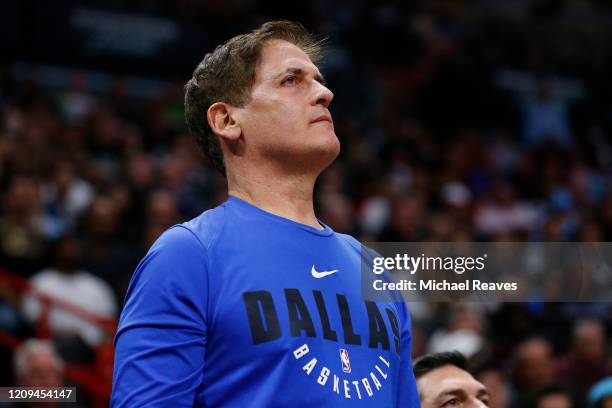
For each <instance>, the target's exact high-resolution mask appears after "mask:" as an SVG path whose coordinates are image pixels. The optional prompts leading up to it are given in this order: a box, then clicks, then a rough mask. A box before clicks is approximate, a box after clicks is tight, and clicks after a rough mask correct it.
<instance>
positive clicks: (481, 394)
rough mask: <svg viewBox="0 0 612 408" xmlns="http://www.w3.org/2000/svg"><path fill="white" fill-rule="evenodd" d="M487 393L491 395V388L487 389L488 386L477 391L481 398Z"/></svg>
mask: <svg viewBox="0 0 612 408" xmlns="http://www.w3.org/2000/svg"><path fill="white" fill-rule="evenodd" d="M485 395H487V396H488V395H490V394H489V390H487V389H486V388H481V389H479V390H478V392H477V393H476V396H477V397H479V398H480V397H484V396H485Z"/></svg>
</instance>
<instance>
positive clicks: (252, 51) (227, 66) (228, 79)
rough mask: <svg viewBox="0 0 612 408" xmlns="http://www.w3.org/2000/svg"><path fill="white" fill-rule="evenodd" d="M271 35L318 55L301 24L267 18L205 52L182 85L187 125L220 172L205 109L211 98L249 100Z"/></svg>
mask: <svg viewBox="0 0 612 408" xmlns="http://www.w3.org/2000/svg"><path fill="white" fill-rule="evenodd" d="M273 39H278V40H285V41H288V42H290V43H292V44H295V45H296V46H297V47H299V48H301V49H302V50H303V51H304V52H305V53H306V54H307V55H308V56H309V57H310V59H311V60H312V62H313V63H315V64H316V63H317V62H319V61H320V59H321V56H322V51H323V50H322V41H321V40H316V39H315V38H314V36H312V35H311V34H310V33H308V31H306V29H305V28H304V27H303V26H302V25H300V24H298V23H293V22H291V21H270V22H267V23H265V24H263V25H262V26H261V27H259V28H257V29H255V30H253V31H252V32H250V33H248V34H241V35H238V36H236V37H233V38H232V39H230V40H229V41H227V42H226V43H225V44H222V45H220V46H218V47H217V48H216V49H215V50H214V51H213V52H210V53H208V54H206V55H205V56H204V59H203V60H202V62H200V64H199V65H198V66H197V68H196V69H195V71H194V72H193V76H192V77H191V79H190V80H189V81H188V82H187V84H186V85H185V119H186V121H187V127H188V128H189V130H190V131H191V133H192V134H193V135H194V137H195V138H196V141H197V142H198V145H199V146H200V148H201V149H202V150H203V151H204V153H205V154H206V155H207V156H208V158H209V159H210V161H211V163H212V165H213V166H214V167H215V168H216V169H217V170H219V171H220V172H221V173H223V174H225V163H224V161H223V153H222V151H221V145H220V143H219V139H218V138H217V136H216V135H215V134H214V133H213V131H212V129H211V128H210V126H209V124H208V120H207V118H206V112H207V111H208V108H209V107H210V106H211V105H212V104H213V103H215V102H226V103H229V104H230V105H233V106H238V107H242V106H244V105H246V104H247V103H248V102H249V100H250V97H251V87H252V85H253V81H254V80H255V69H256V67H257V64H258V63H259V60H260V56H261V49H262V48H263V45H264V44H265V43H266V42H267V41H269V40H273Z"/></svg>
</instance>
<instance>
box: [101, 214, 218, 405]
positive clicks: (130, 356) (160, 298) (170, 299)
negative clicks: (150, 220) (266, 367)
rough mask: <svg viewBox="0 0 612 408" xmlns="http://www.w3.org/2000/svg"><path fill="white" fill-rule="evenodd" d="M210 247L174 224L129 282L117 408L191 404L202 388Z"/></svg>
mask: <svg viewBox="0 0 612 408" xmlns="http://www.w3.org/2000/svg"><path fill="white" fill-rule="evenodd" d="M207 273H208V272H207V262H206V250H205V248H204V246H203V245H202V243H201V242H200V241H199V239H198V238H197V237H196V236H195V235H194V234H193V232H192V231H190V230H189V229H187V228H185V227H183V226H175V227H173V228H171V229H169V230H168V231H166V232H165V233H164V234H162V236H161V237H160V238H159V239H158V240H157V241H156V242H155V244H153V246H152V247H151V249H150V250H149V252H148V254H147V255H146V256H145V257H144V258H143V260H142V261H141V262H140V264H139V265H138V267H137V268H136V271H135V273H134V275H133V277H132V280H131V282H130V285H129V288H128V291H127V295H126V299H125V304H124V309H123V312H122V313H121V318H120V322H119V328H118V331H117V334H116V336H115V367H114V373H113V391H112V396H111V406H112V407H117V408H119V407H142V406H147V407H162V406H163V407H192V406H194V405H197V404H196V397H197V395H198V394H199V393H200V392H201V390H202V388H203V385H202V381H203V369H204V364H205V351H206V304H207V298H208V284H207V282H208V280H207Z"/></svg>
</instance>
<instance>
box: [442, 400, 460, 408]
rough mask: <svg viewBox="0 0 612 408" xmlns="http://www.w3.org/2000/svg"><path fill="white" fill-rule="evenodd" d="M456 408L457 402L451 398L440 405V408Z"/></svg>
mask: <svg viewBox="0 0 612 408" xmlns="http://www.w3.org/2000/svg"><path fill="white" fill-rule="evenodd" d="M458 406H459V400H458V399H457V398H453V399H452V400H448V401H446V402H445V403H444V404H442V408H444V407H458Z"/></svg>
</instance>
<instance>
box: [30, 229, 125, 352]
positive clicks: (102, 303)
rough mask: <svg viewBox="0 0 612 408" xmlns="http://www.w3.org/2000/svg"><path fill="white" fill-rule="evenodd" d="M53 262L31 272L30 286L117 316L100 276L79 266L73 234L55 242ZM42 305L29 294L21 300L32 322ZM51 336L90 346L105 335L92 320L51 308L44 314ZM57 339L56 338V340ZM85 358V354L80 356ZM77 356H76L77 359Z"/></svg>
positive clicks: (112, 298) (97, 312) (89, 309)
mask: <svg viewBox="0 0 612 408" xmlns="http://www.w3.org/2000/svg"><path fill="white" fill-rule="evenodd" d="M54 255H55V263H54V266H53V267H51V268H47V269H44V270H42V271H40V272H38V273H37V274H36V275H34V276H33V277H32V278H31V279H30V281H31V283H32V288H33V289H34V290H36V291H37V292H38V293H42V294H45V295H47V296H49V297H51V298H52V299H57V300H60V301H62V302H65V303H67V304H70V305H73V306H76V307H78V308H80V309H82V310H84V311H87V312H89V313H91V314H92V315H94V316H99V317H101V318H108V319H113V318H115V317H116V316H117V306H116V305H117V301H116V299H115V296H114V294H113V292H112V289H111V288H110V287H109V285H108V284H107V283H105V282H104V281H103V280H101V279H100V278H98V277H96V276H94V275H92V274H91V273H89V272H86V271H84V270H82V269H80V265H81V260H82V259H81V249H80V243H79V241H78V240H77V239H76V237H74V236H64V237H62V238H60V239H59V240H58V241H57V243H56V244H55V251H54ZM44 307H45V306H44V305H41V302H40V300H38V299H36V298H35V297H33V296H26V297H25V298H24V299H23V314H24V316H25V317H26V318H27V319H28V320H29V321H31V322H33V323H36V322H37V321H38V320H39V319H40V318H41V314H42V313H45V311H44V310H43V308H44ZM48 319H49V320H48V322H49V326H50V329H51V332H52V334H53V336H54V337H55V338H56V339H61V340H63V341H65V342H67V343H70V342H72V341H74V342H75V344H78V342H79V341H82V342H84V343H85V345H86V346H87V347H89V348H90V349H94V348H95V347H97V346H98V345H100V344H101V343H102V342H103V341H104V340H105V339H106V338H107V336H108V334H107V333H105V332H104V331H103V329H102V328H101V327H99V326H98V325H96V324H95V323H93V322H91V321H88V320H85V319H83V318H80V317H78V316H75V315H74V314H73V313H71V312H70V311H67V310H63V309H61V308H59V307H53V306H52V307H51V309H50V310H49V317H48ZM58 341H59V340H58ZM82 358H84V359H86V358H87V356H86V355H85V356H84V357H82ZM77 359H78V358H77Z"/></svg>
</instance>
